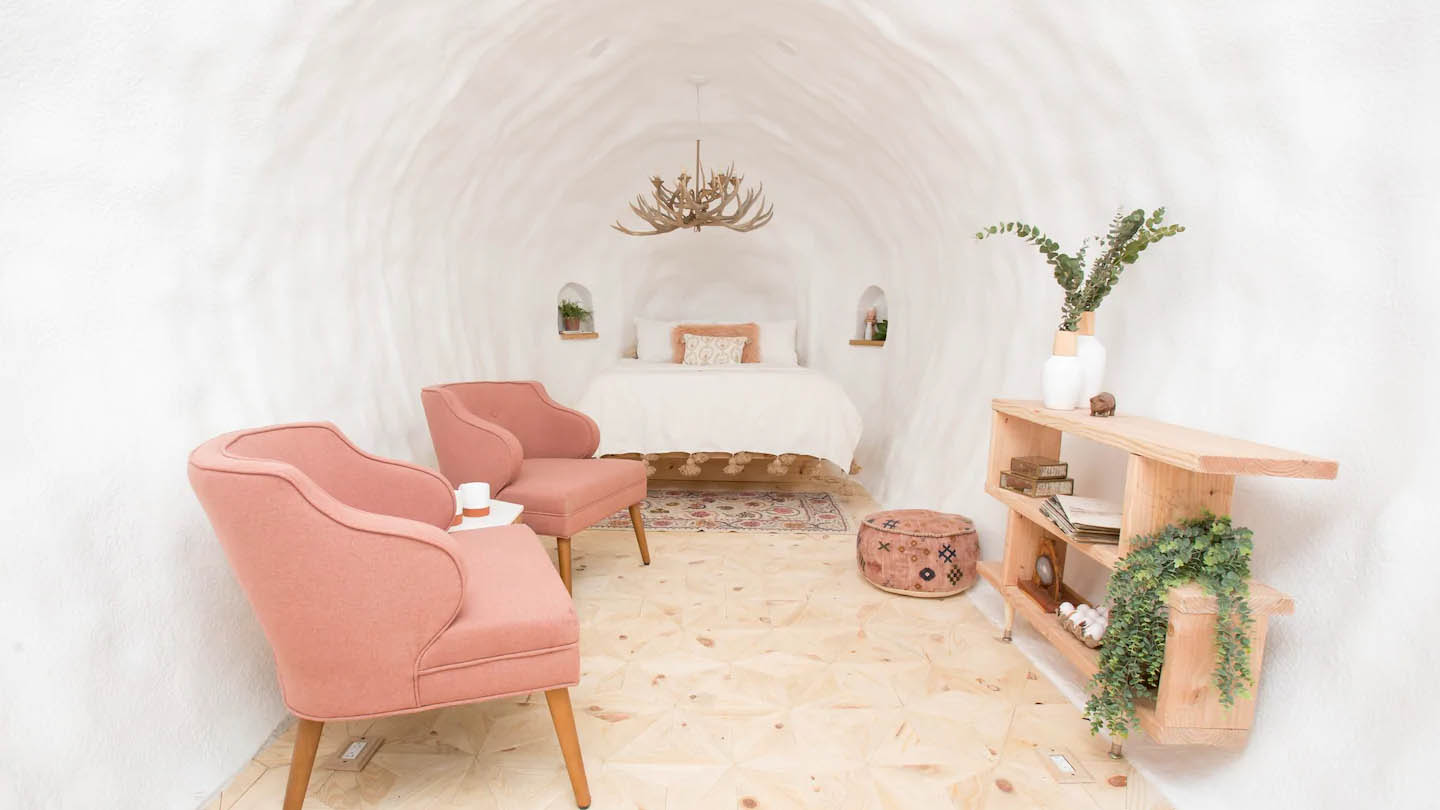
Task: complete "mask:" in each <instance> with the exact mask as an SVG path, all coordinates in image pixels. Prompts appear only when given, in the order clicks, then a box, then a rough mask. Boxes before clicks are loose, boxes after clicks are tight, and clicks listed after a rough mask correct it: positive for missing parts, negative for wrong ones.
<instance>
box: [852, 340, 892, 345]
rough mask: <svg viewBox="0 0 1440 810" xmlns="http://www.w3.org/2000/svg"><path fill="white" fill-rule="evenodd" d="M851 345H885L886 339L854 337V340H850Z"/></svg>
mask: <svg viewBox="0 0 1440 810" xmlns="http://www.w3.org/2000/svg"><path fill="white" fill-rule="evenodd" d="M850 345H851V346H884V345H885V341H883V340H859V339H852V340H851V341H850Z"/></svg>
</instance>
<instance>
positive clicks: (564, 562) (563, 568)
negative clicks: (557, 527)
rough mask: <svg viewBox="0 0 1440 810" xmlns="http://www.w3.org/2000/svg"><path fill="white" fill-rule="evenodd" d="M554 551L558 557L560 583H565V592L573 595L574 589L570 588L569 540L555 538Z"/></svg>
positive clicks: (566, 538)
mask: <svg viewBox="0 0 1440 810" xmlns="http://www.w3.org/2000/svg"><path fill="white" fill-rule="evenodd" d="M555 551H556V552H558V555H559V557H560V581H561V582H563V583H565V590H567V591H569V592H570V593H572V594H573V593H575V589H574V588H572V587H570V538H568V537H557V538H555Z"/></svg>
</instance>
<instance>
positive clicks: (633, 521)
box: [630, 503, 650, 565]
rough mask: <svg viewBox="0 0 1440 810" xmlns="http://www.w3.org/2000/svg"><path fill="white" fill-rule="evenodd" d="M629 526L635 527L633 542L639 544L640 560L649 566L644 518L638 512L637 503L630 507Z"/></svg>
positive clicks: (648, 549) (638, 506)
mask: <svg viewBox="0 0 1440 810" xmlns="http://www.w3.org/2000/svg"><path fill="white" fill-rule="evenodd" d="M630 525H632V526H634V527H635V540H636V541H637V542H639V543H640V559H641V561H642V562H644V563H645V564H646V565H649V564H650V547H649V546H648V545H646V544H645V516H644V515H643V514H642V513H641V512H640V504H638V503H637V504H633V505H631V507H630Z"/></svg>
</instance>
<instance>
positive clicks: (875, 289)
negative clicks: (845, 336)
mask: <svg viewBox="0 0 1440 810" xmlns="http://www.w3.org/2000/svg"><path fill="white" fill-rule="evenodd" d="M871 309H874V310H875V320H876V321H877V322H878V321H888V320H889V319H890V302H889V299H888V298H887V297H886V295H885V290H884V289H882V288H881V287H880V285H878V284H871V285H870V286H869V287H866V288H865V290H864V291H863V292H861V293H860V300H859V302H858V303H857V304H856V305H855V329H854V333H853V334H852V335H851V337H852V338H854V339H855V340H873V339H874V336H873V335H871V334H870V333H869V332H870V326H869V324H868V323H867V320H868V318H869V314H870V310H871Z"/></svg>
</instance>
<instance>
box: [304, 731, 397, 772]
mask: <svg viewBox="0 0 1440 810" xmlns="http://www.w3.org/2000/svg"><path fill="white" fill-rule="evenodd" d="M384 742H385V738H384V737H351V738H350V741H349V742H348V743H346V744H345V747H344V748H341V749H340V750H339V751H336V752H335V753H333V754H331V755H330V756H329V757H328V758H327V759H326V760H325V761H324V762H323V763H321V765H320V767H322V768H328V769H329V770H332V771H363V770H365V766H366V765H368V764H370V758H371V757H373V756H375V752H376V751H379V750H380V746H381V745H382V744H383V743H384Z"/></svg>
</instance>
